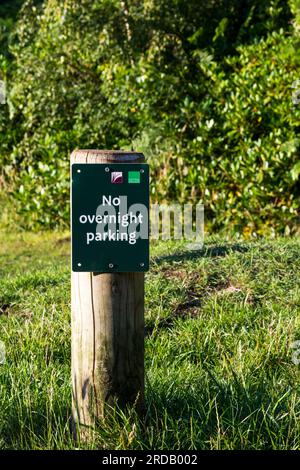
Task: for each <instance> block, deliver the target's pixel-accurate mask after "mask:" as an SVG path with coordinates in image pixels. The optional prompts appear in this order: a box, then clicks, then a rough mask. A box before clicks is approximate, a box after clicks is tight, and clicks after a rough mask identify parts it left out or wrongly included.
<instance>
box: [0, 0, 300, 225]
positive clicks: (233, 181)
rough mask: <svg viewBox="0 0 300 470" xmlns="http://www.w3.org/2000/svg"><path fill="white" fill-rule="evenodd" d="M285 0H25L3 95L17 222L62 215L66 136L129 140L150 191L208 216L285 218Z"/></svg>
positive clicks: (292, 154)
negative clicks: (194, 205)
mask: <svg viewBox="0 0 300 470" xmlns="http://www.w3.org/2000/svg"><path fill="white" fill-rule="evenodd" d="M292 3H293V4H292V5H291V9H290V5H289V4H288V2H287V1H286V0H266V1H264V2H261V1H259V0H245V1H243V2H241V1H240V0H208V1H207V2H199V1H198V0H191V1H188V2H187V1H184V0H143V1H140V0H95V1H93V2H91V1H89V0H82V1H80V2H78V1H75V0H64V1H59V0H47V1H44V2H42V3H41V2H37V1H34V0H27V1H25V2H24V5H23V7H22V9H21V12H20V15H19V20H18V23H17V27H16V30H15V33H14V41H13V42H12V45H11V46H10V53H11V54H12V55H13V57H14V59H13V63H12V65H11V69H10V71H9V72H8V78H7V81H8V85H9V86H8V89H9V99H8V105H7V106H5V107H2V108H1V109H0V126H1V127H2V135H3V136H4V138H3V139H2V140H0V147H1V156H0V159H1V160H2V162H3V166H4V168H5V175H6V177H7V178H9V179H10V180H11V181H13V187H14V195H15V197H16V198H17V199H18V207H19V211H20V212H22V214H23V220H24V224H25V225H26V226H31V227H36V226H40V225H44V226H56V225H57V224H60V223H61V222H62V221H64V222H67V221H68V214H69V208H68V197H69V196H68V193H69V178H68V171H69V161H68V157H69V153H70V152H71V150H72V149H73V148H75V147H82V148H86V147H90V148H93V147H94V148H131V147H134V148H135V149H137V150H138V149H143V150H145V152H146V154H147V156H148V157H149V161H150V164H151V165H152V174H153V176H154V177H153V179H152V197H153V200H156V199H160V200H167V199H177V200H180V201H186V200H194V199H195V198H198V199H201V200H202V201H203V202H204V203H205V205H206V209H207V216H208V221H210V223H211V225H212V227H213V228H222V227H224V226H227V227H228V226H230V227H233V228H235V229H236V228H238V229H239V230H244V232H245V233H248V232H249V233H254V232H255V233H266V232H267V233H269V232H272V231H274V230H290V229H292V230H293V228H294V227H295V226H296V223H297V222H296V219H297V204H299V191H298V189H297V184H296V183H297V182H296V181H295V180H294V179H293V178H292V176H291V171H292V168H293V167H294V166H295V164H296V162H297V154H298V147H299V146H298V137H297V135H298V130H299V127H298V126H299V124H298V121H299V111H298V110H297V109H293V107H292V101H291V95H292V88H291V87H292V83H293V81H294V80H296V79H297V78H298V76H299V64H298V62H297V56H296V54H295V47H296V46H295V43H296V36H297V35H296V33H295V34H293V30H292V18H293V16H292V12H293V14H294V15H297V11H296V6H297V5H296V3H297V0H294V1H293V2H292ZM291 10H292V12H291ZM1 113H2V114H1ZM1 116H2V121H1Z"/></svg>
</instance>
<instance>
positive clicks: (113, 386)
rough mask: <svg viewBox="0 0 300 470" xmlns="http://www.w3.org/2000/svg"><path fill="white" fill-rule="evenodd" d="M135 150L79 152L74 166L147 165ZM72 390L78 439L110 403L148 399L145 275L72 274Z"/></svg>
mask: <svg viewBox="0 0 300 470" xmlns="http://www.w3.org/2000/svg"><path fill="white" fill-rule="evenodd" d="M143 161H144V156H143V154H140V153H135V152H121V151H102V150H75V151H74V152H73V153H72V155H71V164H72V163H85V164H87V165H88V164H89V163H128V164H130V163H142V162H143ZM71 296H72V302H71V303H72V387H73V418H74V423H75V425H76V426H75V429H76V428H77V429H79V430H80V432H79V435H78V434H77V437H79V438H81V439H85V438H86V436H87V435H89V434H90V429H91V428H92V427H93V426H94V424H95V423H96V422H97V420H99V419H101V418H103V417H105V415H106V406H105V405H106V404H110V405H113V404H115V403H118V404H119V405H120V406H124V405H127V404H129V405H135V406H136V408H137V410H141V409H142V408H143V400H144V273H141V272H136V273H104V274H103V273H102V274H99V273H91V272H72V294H71Z"/></svg>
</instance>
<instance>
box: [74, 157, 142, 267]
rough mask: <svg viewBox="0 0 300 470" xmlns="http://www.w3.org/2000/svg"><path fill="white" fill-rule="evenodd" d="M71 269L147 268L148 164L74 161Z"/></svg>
mask: <svg viewBox="0 0 300 470" xmlns="http://www.w3.org/2000/svg"><path fill="white" fill-rule="evenodd" d="M72 269H73V271H87V272H102V273H105V272H139V271H147V270H148V269H149V167H148V165H146V164H144V163H142V164H141V163H130V164H128V163H92V164H90V163H89V164H81V163H74V164H73V165H72Z"/></svg>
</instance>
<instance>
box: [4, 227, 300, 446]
mask: <svg viewBox="0 0 300 470" xmlns="http://www.w3.org/2000/svg"><path fill="white" fill-rule="evenodd" d="M299 255H300V241H299V239H297V238H296V239H295V238H294V239H293V238H291V239H278V240H273V241H257V242H242V243H236V242H228V241H225V240H222V239H218V238H215V239H208V240H207V243H206V246H205V248H204V250H203V251H201V252H195V253H193V252H187V251H185V248H184V245H183V244H182V243H181V244H180V243H174V242H170V243H156V244H154V245H153V247H152V264H151V270H150V272H149V273H148V274H147V280H146V331H145V339H146V341H145V346H146V400H147V403H146V406H147V414H146V417H145V420H143V422H140V421H139V420H138V418H137V417H136V416H135V413H134V411H132V410H127V411H126V412H122V411H121V410H116V412H115V415H114V417H111V419H110V420H107V421H106V422H104V423H102V424H101V425H99V429H98V431H97V434H96V436H95V439H94V442H91V443H90V444H89V445H88V446H87V445H86V447H89V448H104V449H155V450H160V449H171V450H175V449H185V450H188V449H299V447H300V446H299V442H300V394H299V390H300V378H299V366H296V365H295V364H293V361H292V354H293V349H292V348H291V344H292V343H293V342H294V341H295V340H299V339H300V318H299V310H300V286H299V274H300V256H299ZM0 258H1V259H0V275H1V284H0V340H1V341H2V342H3V343H4V344H5V347H6V363H5V364H3V365H1V366H0V449H72V448H74V446H75V445H74V442H73V440H72V435H71V432H70V414H71V386H70V271H69V270H70V266H69V239H68V234H67V233H52V234H50V233H43V234H27V233H20V234H18V235H12V234H10V233H8V232H6V231H2V232H0Z"/></svg>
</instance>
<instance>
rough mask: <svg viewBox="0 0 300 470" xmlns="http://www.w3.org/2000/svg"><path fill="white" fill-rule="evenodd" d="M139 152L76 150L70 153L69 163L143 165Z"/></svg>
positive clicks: (142, 158) (142, 156) (141, 155)
mask: <svg viewBox="0 0 300 470" xmlns="http://www.w3.org/2000/svg"><path fill="white" fill-rule="evenodd" d="M144 161H145V157H144V155H143V154H142V153H141V152H131V151H127V150H96V149H78V150H74V151H73V152H72V153H71V163H109V162H110V163H143V162H144Z"/></svg>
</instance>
